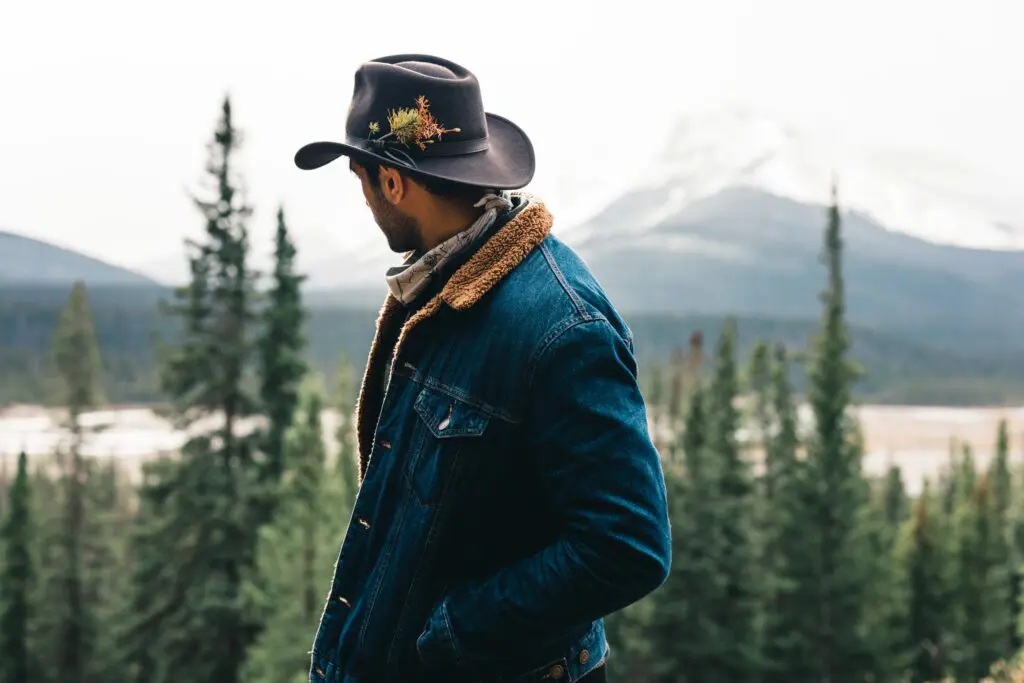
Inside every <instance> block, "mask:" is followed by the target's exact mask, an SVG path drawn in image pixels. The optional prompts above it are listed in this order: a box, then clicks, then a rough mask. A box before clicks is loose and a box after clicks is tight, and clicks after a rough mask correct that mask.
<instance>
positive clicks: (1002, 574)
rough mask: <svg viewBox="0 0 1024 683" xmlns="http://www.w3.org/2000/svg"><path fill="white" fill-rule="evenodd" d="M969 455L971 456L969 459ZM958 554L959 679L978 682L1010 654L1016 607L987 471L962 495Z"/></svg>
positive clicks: (957, 522) (956, 667) (956, 669)
mask: <svg viewBox="0 0 1024 683" xmlns="http://www.w3.org/2000/svg"><path fill="white" fill-rule="evenodd" d="M965 459H966V458H965ZM954 522H955V528H954V533H955V537H956V555H955V558H954V567H955V570H956V575H955V595H954V604H955V605H956V608H957V613H956V619H955V621H954V623H955V625H956V660H957V661H956V664H955V665H954V672H955V673H956V678H957V680H978V679H980V678H981V677H983V676H985V675H986V674H987V673H988V671H989V668H990V667H991V666H992V664H994V663H995V662H996V661H997V660H999V659H1002V658H1004V657H1007V656H1009V654H1010V651H1009V634H1008V633H1007V631H1006V623H1007V621H1008V619H1009V614H1010V612H1011V607H1010V603H1009V597H1010V582H1009V577H1008V575H1007V571H1006V569H1007V567H1006V565H1005V564H1000V560H1001V559H1002V558H1001V556H1000V545H1001V539H1000V535H999V529H998V525H997V515H996V507H995V500H994V496H993V492H992V488H991V484H990V482H989V480H988V476H987V474H982V476H981V477H979V478H978V479H977V483H976V485H975V488H974V491H972V492H971V493H970V494H969V495H967V496H966V497H964V498H963V499H961V501H960V503H959V505H958V507H957V510H956V516H955V520H954Z"/></svg>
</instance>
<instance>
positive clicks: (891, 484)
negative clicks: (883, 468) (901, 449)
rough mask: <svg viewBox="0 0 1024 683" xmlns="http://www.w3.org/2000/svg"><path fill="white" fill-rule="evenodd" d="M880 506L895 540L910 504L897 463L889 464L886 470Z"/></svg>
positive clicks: (905, 518) (905, 519)
mask: <svg viewBox="0 0 1024 683" xmlns="http://www.w3.org/2000/svg"><path fill="white" fill-rule="evenodd" d="M882 506H883V508H884V513H885V522H886V524H888V525H889V528H890V529H891V530H892V539H893V542H895V540H896V537H897V535H898V531H899V529H900V528H901V527H902V526H903V523H904V522H905V521H907V517H908V514H909V506H910V501H909V499H908V498H907V492H906V489H905V488H904V486H903V473H902V472H901V471H900V468H899V465H890V466H889V470H888V472H886V475H885V487H884V489H883V491H882Z"/></svg>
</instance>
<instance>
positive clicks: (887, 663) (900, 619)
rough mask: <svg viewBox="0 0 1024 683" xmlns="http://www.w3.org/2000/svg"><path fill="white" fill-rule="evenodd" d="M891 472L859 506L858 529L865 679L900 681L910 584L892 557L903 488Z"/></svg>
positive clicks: (906, 661) (907, 659)
mask: <svg viewBox="0 0 1024 683" xmlns="http://www.w3.org/2000/svg"><path fill="white" fill-rule="evenodd" d="M858 438H859V437H858ZM892 472H893V468H890V470H889V475H888V476H886V478H885V480H884V482H883V483H884V486H882V487H881V490H879V491H876V492H874V494H873V495H872V496H871V497H870V499H869V502H868V504H867V505H864V506H863V507H862V508H861V519H860V528H859V530H858V533H860V534H862V535H863V542H864V543H865V544H866V549H865V550H866V553H865V558H864V561H865V565H866V567H865V568H866V570H867V575H868V577H869V579H868V582H867V585H866V586H865V590H864V593H863V605H862V623H861V629H862V632H863V637H864V645H865V657H864V663H863V666H864V669H865V670H866V671H867V676H868V679H869V680H874V681H895V680H899V679H900V678H901V677H902V676H901V674H902V673H903V672H904V671H905V670H906V668H907V667H908V666H909V665H910V659H911V658H910V654H909V653H908V651H907V648H906V645H905V643H904V642H903V640H904V637H905V635H906V632H907V620H908V617H907V609H908V599H909V592H910V590H909V585H908V584H909V581H908V579H907V575H906V572H905V571H903V568H902V566H901V565H900V563H899V561H898V557H897V554H896V546H897V542H898V538H899V531H900V529H899V525H898V524H896V523H894V522H893V521H892V520H893V519H894V518H896V517H899V516H900V514H901V513H900V511H899V510H900V505H901V504H902V503H901V502H900V497H899V496H900V494H902V492H903V490H902V485H901V482H900V479H899V476H898V470H896V472H897V476H896V477H893V476H892ZM894 482H895V483H894ZM894 510H895V511H894Z"/></svg>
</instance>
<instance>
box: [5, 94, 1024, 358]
mask: <svg viewBox="0 0 1024 683" xmlns="http://www.w3.org/2000/svg"><path fill="white" fill-rule="evenodd" d="M655 156H656V158H655V161H654V163H653V165H651V166H650V167H649V168H647V169H644V170H643V172H641V173H639V174H636V176H635V177H634V178H633V179H632V180H631V186H630V187H628V188H626V189H624V190H623V191H622V192H621V194H620V195H619V196H617V197H612V198H610V201H608V202H607V204H606V205H605V207H604V208H603V210H600V211H599V212H598V213H596V215H594V216H593V218H592V219H590V220H589V221H587V222H585V223H584V224H582V225H578V226H562V225H557V226H556V234H558V235H559V236H560V237H562V238H563V239H565V240H566V241H567V242H569V243H570V244H572V245H573V246H575V247H576V248H577V249H578V251H579V252H580V254H581V255H582V256H583V257H584V259H586V260H587V262H588V263H589V264H590V266H591V267H592V269H593V270H594V272H595V274H596V275H597V276H598V278H599V279H600V280H601V281H602V283H604V285H605V286H606V287H607V288H608V290H609V292H610V294H611V295H612V297H613V298H614V300H615V301H616V302H617V304H618V305H619V306H620V307H621V308H623V309H624V310H627V311H638V312H639V311H643V312H650V313H679V314H689V313H700V314H709V313H738V314H756V315H763V316H793V317H801V318H806V317H808V316H815V315H817V313H818V310H819V303H818V300H817V297H816V296H815V294H816V292H817V291H818V290H819V289H820V288H821V286H822V284H823V275H824V271H823V269H822V267H821V265H820V263H819V260H818V255H819V253H820V250H821V240H822V231H823V228H824V225H825V219H826V212H825V207H824V204H825V203H827V200H828V190H829V184H830V181H831V178H832V177H833V174H834V175H835V177H836V178H837V179H838V182H839V200H840V204H841V206H842V207H843V210H844V217H845V222H844V238H845V240H846V245H847V250H846V272H847V281H846V282H847V287H848V291H849V307H850V314H851V319H852V320H853V321H855V322H858V323H860V324H866V325H870V326H875V327H879V328H882V329H886V330H890V331H894V332H899V333H901V334H902V333H906V334H907V335H909V336H910V337H912V338H914V339H917V340H919V341H927V340H928V339H929V337H930V336H931V335H933V334H936V333H938V332H940V331H941V333H942V335H943V336H947V335H949V334H953V335H960V336H961V337H963V339H965V340H969V341H970V340H973V342H976V343H977V344H980V345H984V346H986V348H987V347H991V348H1003V346H1004V345H1005V342H1008V339H1007V338H1008V336H1013V333H1015V332H1019V331H1022V330H1024V304H1022V303H1021V301H1022V299H1024V200H1020V199H1015V198H1014V195H1013V194H1012V193H1011V192H1010V191H1009V190H1008V188H1007V187H1004V186H1001V185H1000V183H1001V182H1005V181H1001V180H999V179H990V178H984V177H982V176H980V175H978V174H976V173H973V172H971V171H968V170H965V169H962V168H959V167H957V166H956V165H954V164H950V163H946V164H945V165H943V164H942V163H938V162H937V161H936V160H934V159H929V158H926V157H922V156H920V155H915V154H912V153H896V152H894V151H892V150H888V151H881V152H879V151H871V150H868V149H862V148H857V147H852V146H845V147H844V146H843V145H842V143H840V142H837V141H835V140H832V139H829V140H828V141H826V140H825V139H824V138H822V137H820V136H818V135H815V134H812V133H810V132H808V131H803V130H798V129H796V128H793V127H791V126H787V125H785V124H784V123H780V122H778V121H774V120H772V119H769V118H765V117H763V116H760V115H757V114H753V113H750V112H745V111H726V112H716V113H714V114H710V115H694V116H688V117H683V118H681V119H680V120H679V121H678V122H677V124H676V126H675V128H674V129H673V131H672V133H671V134H670V135H669V137H668V140H667V141H665V142H664V143H663V146H662V148H661V150H660V152H659V153H657V154H656V155H655ZM368 220H369V218H368ZM556 220H557V217H556ZM304 248H308V245H304V244H302V243H301V242H300V243H299V249H300V252H302V251H303V249H304ZM312 253H314V252H312V251H307V252H306V254H307V255H306V256H305V258H304V259H303V260H304V261H305V263H306V264H307V269H308V271H309V276H310V277H309V280H308V282H309V296H310V300H311V302H314V303H317V304H323V303H332V304H346V305H355V306H360V307H373V308H376V307H377V306H379V304H380V301H381V299H382V298H383V296H384V293H385V287H384V284H383V280H382V275H381V274H382V273H383V271H384V269H385V268H386V267H387V266H388V265H390V264H392V263H394V261H395V259H396V257H395V255H393V254H389V253H388V252H387V251H386V250H385V249H384V248H383V246H382V249H381V251H380V252H379V253H378V252H371V253H363V252H358V253H338V254H332V253H320V252H316V253H315V256H309V255H308V254H312ZM0 263H2V264H4V267H3V268H0V282H6V283H23V284H24V283H29V284H38V283H58V282H60V281H61V279H62V278H63V279H64V281H65V282H70V281H71V280H73V279H75V278H78V277H83V278H85V279H86V280H87V281H92V282H94V283H96V284H104V285H107V284H129V285H132V284H135V285H139V284H151V282H152V281H151V280H149V279H148V278H146V277H145V276H143V275H139V274H136V273H133V272H130V271H126V270H121V269H118V268H116V267H113V266H110V265H109V264H103V263H100V262H98V261H95V260H93V259H88V258H87V257H84V256H82V255H80V254H76V253H74V252H71V251H68V250H65V249H60V248H58V247H52V246H50V245H45V244H42V243H39V242H34V241H33V240H29V239H26V238H18V237H16V236H12V235H0ZM1017 336H1020V335H1017ZM1012 344H1013V345H1020V344H1021V342H1020V341H1018V340H1014V341H1013V342H1012Z"/></svg>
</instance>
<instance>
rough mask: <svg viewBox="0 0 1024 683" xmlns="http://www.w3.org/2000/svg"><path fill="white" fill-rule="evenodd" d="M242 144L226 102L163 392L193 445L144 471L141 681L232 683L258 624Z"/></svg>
mask: <svg viewBox="0 0 1024 683" xmlns="http://www.w3.org/2000/svg"><path fill="white" fill-rule="evenodd" d="M239 145H240V135H239V133H238V131H237V130H236V128H235V126H234V123H233V120H232V109H231V104H230V101H229V100H228V99H227V98H225V100H224V103H223V107H222V115H221V119H220V121H219V124H218V126H217V130H216V132H215V134H214V139H213V142H212V143H211V145H210V147H209V161H208V164H207V169H206V170H207V180H208V181H209V185H210V187H209V188H208V190H207V192H208V194H207V195H206V196H204V197H196V198H195V204H196V206H197V208H198V209H199V211H200V213H201V214H202V215H203V217H204V220H205V223H206V231H205V239H204V240H203V241H202V242H199V243H197V242H189V243H188V245H189V247H190V257H189V261H190V269H191V274H192V278H191V281H190V283H189V284H188V285H187V286H186V287H184V288H183V289H181V290H179V291H178V293H177V297H176V303H175V304H174V305H171V306H169V307H168V312H169V313H170V315H172V316H173V317H175V318H177V319H179V320H180V321H181V323H182V327H183V329H182V333H181V338H180V342H179V346H178V347H177V348H175V349H172V350H171V351H170V353H169V354H168V357H167V359H166V361H165V367H164V373H163V377H162V379H163V387H164V390H165V392H166V393H167V395H168V396H169V397H170V398H171V399H172V401H173V408H172V414H173V417H174V418H175V420H176V422H177V423H178V424H179V426H181V427H188V428H190V438H189V440H188V441H187V442H186V443H185V445H184V446H183V447H182V449H181V452H180V454H179V457H178V458H177V459H170V460H166V461H158V462H156V463H154V464H153V465H152V466H150V467H149V468H148V471H147V475H146V480H145V482H144V486H143V487H142V489H141V491H140V495H141V496H142V497H143V499H144V501H143V509H144V510H145V513H144V514H142V515H141V516H140V519H139V522H140V528H139V530H138V533H137V534H136V536H135V538H136V547H135V553H136V555H137V565H136V568H135V577H136V580H137V583H136V585H135V586H134V590H135V600H134V604H133V607H134V610H133V614H132V615H131V617H132V618H131V620H130V622H129V624H130V628H131V632H130V638H129V648H130V650H129V651H130V656H131V658H132V660H133V663H134V664H135V676H136V677H137V678H138V679H139V680H140V681H141V680H145V681H147V683H148V682H153V683H163V682H165V681H172V680H173V681H180V680H188V681H194V682H195V683H214V682H216V683H236V682H237V681H238V680H239V676H240V668H241V666H242V664H243V662H244V661H245V652H246V649H247V648H248V646H249V645H250V644H251V643H252V641H253V640H254V638H255V637H256V635H257V634H258V632H259V628H260V624H259V623H258V622H257V621H254V620H253V619H252V618H251V616H250V615H249V614H248V613H247V612H246V609H245V605H244V601H243V599H242V595H241V592H242V586H243V582H244V579H245V577H246V576H247V574H248V572H250V571H251V568H252V566H253V562H254V556H255V546H256V540H257V532H258V523H259V521H260V519H261V518H262V515H263V511H264V509H265V508H264V505H265V502H266V496H267V493H266V489H265V488H264V487H263V486H262V485H261V484H260V479H261V476H260V475H261V474H262V472H263V468H262V464H261V462H260V461H259V460H258V458H257V457H256V455H257V452H258V449H259V445H260V444H259V442H258V437H257V435H254V434H252V433H251V432H246V431H243V429H242V427H243V421H245V420H247V419H249V418H252V417H253V416H255V415H256V411H257V408H258V406H259V401H258V400H257V397H256V396H255V395H253V391H252V389H251V388H250V382H248V381H247V379H248V377H250V376H251V373H252V370H253V369H254V366H255V364H256V362H255V361H256V358H255V349H254V345H253V343H252V341H251V335H250V332H251V329H252V327H253V325H254V324H255V322H256V316H255V313H254V306H253V299H254V288H255V287H254V279H255V275H254V274H253V273H251V272H250V271H249V268H248V264H247V255H248V252H249V236H248V228H247V221H248V218H249V216H250V214H251V209H250V208H249V206H248V205H247V204H246V203H245V202H244V200H243V198H242V197H241V193H240V191H239V189H238V187H239V186H238V178H237V177H236V171H235V159H236V154H237V152H238V149H239ZM204 419H205V420H212V423H211V422H207V423H206V424H212V426H205V425H204V423H200V422H199V421H200V420H204Z"/></svg>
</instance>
